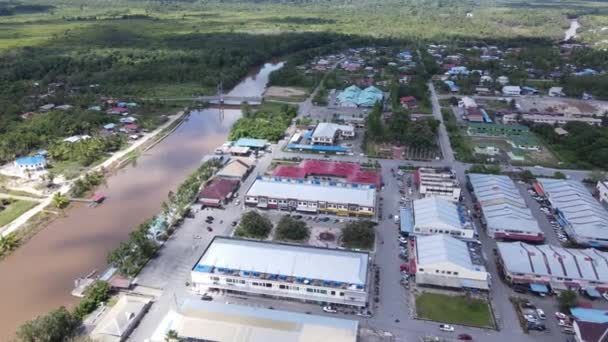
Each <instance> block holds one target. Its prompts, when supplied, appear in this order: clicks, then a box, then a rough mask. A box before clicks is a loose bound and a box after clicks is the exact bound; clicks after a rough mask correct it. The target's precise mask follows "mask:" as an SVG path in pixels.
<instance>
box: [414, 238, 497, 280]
mask: <svg viewBox="0 0 608 342" xmlns="http://www.w3.org/2000/svg"><path fill="white" fill-rule="evenodd" d="M413 253H414V254H415V255H413V256H410V261H412V259H413V260H415V263H413V264H412V263H411V264H410V265H411V266H410V274H413V275H414V276H415V279H416V284H417V285H431V286H436V287H445V288H457V289H473V290H484V291H487V290H489V288H490V274H489V273H488V272H487V270H486V268H485V266H484V264H483V263H484V261H483V257H482V252H481V246H480V245H479V244H478V243H474V242H465V241H462V240H459V239H456V238H453V237H451V236H449V235H443V234H440V235H428V236H417V237H416V239H415V244H414V248H413ZM412 266H413V267H412Z"/></svg>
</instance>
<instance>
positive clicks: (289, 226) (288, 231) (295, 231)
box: [276, 216, 310, 241]
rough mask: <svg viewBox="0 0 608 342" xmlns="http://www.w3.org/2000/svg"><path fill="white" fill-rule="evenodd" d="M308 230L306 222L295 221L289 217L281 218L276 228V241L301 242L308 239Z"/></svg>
mask: <svg viewBox="0 0 608 342" xmlns="http://www.w3.org/2000/svg"><path fill="white" fill-rule="evenodd" d="M309 236H310V230H309V229H308V227H307V226H306V222H304V221H302V220H297V219H295V218H293V217H291V216H283V217H281V220H279V223H278V224H277V228H276V238H277V239H278V240H292V241H302V240H306V239H308V237H309Z"/></svg>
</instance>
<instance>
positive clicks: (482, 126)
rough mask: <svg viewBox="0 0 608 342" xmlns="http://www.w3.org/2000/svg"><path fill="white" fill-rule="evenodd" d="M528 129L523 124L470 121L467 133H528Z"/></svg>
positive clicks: (490, 134)
mask: <svg viewBox="0 0 608 342" xmlns="http://www.w3.org/2000/svg"><path fill="white" fill-rule="evenodd" d="M529 133H530V129H529V128H528V127H526V126H524V125H501V124H489V123H470V124H469V126H468V129H467V134H468V135H471V136H505V137H511V136H514V135H522V134H529Z"/></svg>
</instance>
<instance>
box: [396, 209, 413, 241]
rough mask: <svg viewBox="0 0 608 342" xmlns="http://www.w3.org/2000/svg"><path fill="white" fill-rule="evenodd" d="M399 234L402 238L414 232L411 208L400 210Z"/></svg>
mask: <svg viewBox="0 0 608 342" xmlns="http://www.w3.org/2000/svg"><path fill="white" fill-rule="evenodd" d="M399 220H400V221H399V232H400V233H401V235H402V236H409V235H411V234H412V233H413V231H414V218H413V216H412V211H411V210H410V208H401V209H399Z"/></svg>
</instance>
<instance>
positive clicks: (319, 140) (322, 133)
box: [311, 122, 355, 145]
mask: <svg viewBox="0 0 608 342" xmlns="http://www.w3.org/2000/svg"><path fill="white" fill-rule="evenodd" d="M354 137H355V128H354V127H353V126H351V125H339V124H335V123H329V122H320V123H319V124H318V125H317V127H316V128H315V130H314V131H313V133H312V137H311V139H312V143H313V144H322V145H334V144H335V142H336V140H337V139H338V138H342V139H352V138H354Z"/></svg>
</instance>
